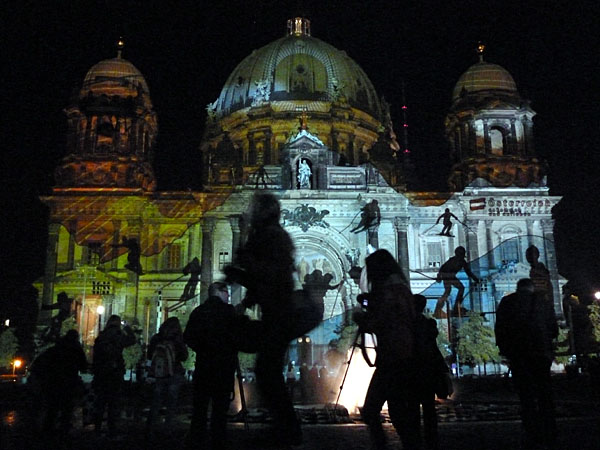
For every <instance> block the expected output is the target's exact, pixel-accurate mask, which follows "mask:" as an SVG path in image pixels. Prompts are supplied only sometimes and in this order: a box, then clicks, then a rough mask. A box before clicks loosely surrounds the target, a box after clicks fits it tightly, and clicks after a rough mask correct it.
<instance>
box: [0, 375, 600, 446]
mask: <svg viewBox="0 0 600 450" xmlns="http://www.w3.org/2000/svg"><path fill="white" fill-rule="evenodd" d="M554 387H555V392H554V396H555V399H556V403H557V415H558V417H559V420H558V428H559V447H558V448H559V449H564V450H570V449H575V450H585V449H600V404H599V403H598V397H597V391H596V390H595V389H597V388H598V387H597V386H593V385H592V384H591V383H590V381H589V379H587V378H585V377H579V378H577V379H574V380H569V379H566V378H565V377H559V378H556V379H555V383H554ZM4 391H6V389H5V390H4ZM17 392H18V390H14V389H13V390H12V391H11V392H9V395H4V396H1V397H0V408H1V409H0V410H1V412H2V429H1V435H0V448H1V449H2V450H13V449H14V450H20V449H23V450H25V449H27V450H34V449H55V448H57V449H58V448H61V447H60V446H58V445H57V444H55V443H53V442H50V441H48V440H47V439H43V440H41V439H37V438H36V437H35V433H34V430H33V429H32V428H31V425H29V424H28V422H27V421H26V420H25V419H24V414H25V412H24V411H23V408H22V403H23V402H22V401H21V399H20V398H19V397H18V394H17ZM1 394H2V393H0V395H1ZM15 395H16V396H15ZM142 406H143V405H142ZM140 409H141V410H142V411H143V408H140ZM297 410H298V412H299V414H300V416H301V417H302V419H303V430H304V444H303V445H302V446H300V447H298V448H299V449H306V450H309V449H310V450H354V449H368V448H369V439H368V430H367V428H366V426H365V425H364V424H363V423H362V422H361V421H360V418H359V417H350V418H349V419H350V420H349V422H350V423H343V424H332V420H331V408H326V407H324V406H323V405H300V406H298V408H297ZM189 412H190V408H189V405H185V404H183V405H182V407H181V409H180V412H179V414H178V416H177V421H176V423H175V424H174V426H172V427H171V428H170V429H169V430H160V429H159V430H157V432H156V433H155V434H154V435H152V436H147V435H146V434H145V432H144V424H143V417H136V418H134V417H126V416H124V417H123V419H122V421H121V435H120V436H119V437H118V438H117V439H108V438H107V437H106V436H101V437H96V436H95V434H94V432H93V431H92V429H91V427H89V426H86V427H83V426H82V425H81V410H78V412H77V418H76V421H75V422H76V426H75V428H74V429H73V432H72V436H71V438H72V439H71V442H70V445H68V446H63V447H62V448H73V449H78V450H94V449H104V448H107V449H110V450H120V449H123V450H125V449H127V450H137V449H148V450H153V449H169V450H170V449H179V448H182V447H183V443H184V439H185V433H186V431H187V429H188V426H189ZM252 413H253V414H252V419H253V420H252V421H251V423H250V424H249V430H246V429H245V427H244V424H242V423H233V422H232V423H230V425H229V437H230V448H231V449H236V450H258V449H261V448H265V447H264V446H263V445H261V444H260V443H258V442H257V441H259V440H260V438H261V437H263V436H265V435H266V434H267V433H268V427H269V424H268V421H269V418H268V416H267V415H266V414H265V413H264V412H263V411H262V410H260V409H253V410H252ZM438 414H439V418H440V427H439V428H440V429H439V434H440V442H441V443H442V448H443V449H448V450H452V449H457V450H458V449H460V450H469V449H477V450H500V449H502V450H506V449H515V450H516V449H518V448H519V440H520V422H519V420H518V402H517V397H516V395H515V393H514V391H513V390H512V389H511V387H510V384H508V383H506V382H505V380H502V379H484V380H481V379H472V380H460V381H459V382H458V385H457V392H456V395H455V396H454V399H453V400H452V401H448V402H443V403H439V404H438ZM142 415H143V412H142ZM328 417H329V418H328ZM326 422H329V423H326ZM385 429H386V433H387V435H388V437H389V448H390V449H400V448H401V444H400V443H399V440H398V438H397V436H396V434H395V432H394V429H393V427H391V425H389V424H387V423H386V425H385ZM276 448H277V447H276Z"/></svg>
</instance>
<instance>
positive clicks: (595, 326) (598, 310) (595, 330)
mask: <svg viewBox="0 0 600 450" xmlns="http://www.w3.org/2000/svg"><path fill="white" fill-rule="evenodd" d="M588 309H589V310H590V322H591V323H592V336H593V338H594V340H595V341H596V342H597V343H599V344H600V303H598V302H594V303H592V304H591V305H589V306H588Z"/></svg>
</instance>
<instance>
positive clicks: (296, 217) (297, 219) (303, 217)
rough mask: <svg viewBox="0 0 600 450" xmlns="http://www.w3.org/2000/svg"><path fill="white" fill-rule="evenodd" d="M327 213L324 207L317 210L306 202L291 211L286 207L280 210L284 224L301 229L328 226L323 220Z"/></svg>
mask: <svg viewBox="0 0 600 450" xmlns="http://www.w3.org/2000/svg"><path fill="white" fill-rule="evenodd" d="M327 214H329V211H327V210H326V209H323V210H321V211H317V210H316V209H315V208H313V207H312V206H308V204H304V205H300V206H298V207H296V208H294V210H293V211H288V210H287V209H283V210H282V211H281V216H282V217H283V221H284V225H285V226H297V227H300V228H301V229H302V231H307V230H308V229H309V228H310V227H321V228H329V224H328V223H327V222H325V221H324V220H323V218H324V217H325V216H326V215H327Z"/></svg>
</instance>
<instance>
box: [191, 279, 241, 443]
mask: <svg viewBox="0 0 600 450" xmlns="http://www.w3.org/2000/svg"><path fill="white" fill-rule="evenodd" d="M228 301H229V291H228V289H227V285H226V284H225V283H221V282H215V283H212V284H211V285H210V286H209V287H208V299H207V300H206V301H205V302H204V303H202V304H201V305H200V306H198V307H197V308H195V309H194V310H193V311H192V314H191V315H190V319H189V321H188V323H187V326H186V328H185V332H184V333H183V339H184V341H185V343H186V344H187V345H188V346H189V347H190V348H191V349H192V350H194V351H195V352H196V367H195V370H194V381H193V383H194V398H193V406H194V410H193V413H192V422H191V425H190V440H189V442H188V447H189V448H207V447H205V446H203V445H204V443H205V442H206V441H207V438H208V434H207V414H208V404H209V402H210V403H211V409H212V413H211V417H210V442H211V447H209V448H212V449H224V448H228V447H227V446H226V434H227V410H228V408H229V403H230V401H231V395H232V393H233V386H234V374H235V370H236V367H237V352H238V349H239V347H240V342H239V341H240V339H242V337H241V336H242V334H243V333H242V331H241V330H242V328H243V326H244V322H245V321H247V317H246V316H243V315H237V314H236V312H235V309H234V307H233V306H232V305H230V304H229V303H228ZM196 446H198V447H196Z"/></svg>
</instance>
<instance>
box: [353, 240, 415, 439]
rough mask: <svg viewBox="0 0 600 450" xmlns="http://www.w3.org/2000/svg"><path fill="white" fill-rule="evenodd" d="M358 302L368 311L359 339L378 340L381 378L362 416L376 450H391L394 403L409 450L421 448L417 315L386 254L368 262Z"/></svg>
mask: <svg viewBox="0 0 600 450" xmlns="http://www.w3.org/2000/svg"><path fill="white" fill-rule="evenodd" d="M365 263H366V266H365V269H366V274H365V269H363V274H362V275H361V290H363V292H367V293H363V294H361V295H359V297H358V301H359V303H360V304H361V306H362V311H360V312H357V313H355V314H354V321H355V322H356V323H357V324H358V326H359V333H372V334H374V335H375V336H376V338H377V359H376V361H375V367H376V369H375V373H374V374H373V377H372V378H371V382H370V384H369V389H368V391H367V396H366V398H365V403H364V406H363V409H362V415H363V418H364V420H365V422H366V423H367V425H368V426H369V431H370V434H371V439H372V441H373V445H374V448H376V449H384V448H385V442H386V438H385V434H384V432H383V428H382V426H381V418H380V411H381V408H382V407H383V404H384V403H385V402H386V400H387V402H388V409H389V414H390V419H391V421H392V424H393V425H394V428H395V429H396V431H397V433H398V434H399V436H400V439H401V441H402V448H403V449H406V450H411V449H419V448H421V434H420V411H419V398H418V393H417V391H418V390H417V386H418V378H419V373H418V369H417V368H416V365H415V364H414V347H415V342H414V336H415V334H414V326H415V309H414V303H413V297H412V293H411V292H410V288H409V286H408V282H407V281H406V279H405V278H404V275H403V274H402V269H401V268H400V266H399V264H398V263H397V262H396V260H395V259H394V257H393V256H392V255H391V254H390V253H389V252H388V251H386V250H377V251H376V252H374V253H373V254H371V255H370V256H368V257H367V258H366V260H365Z"/></svg>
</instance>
